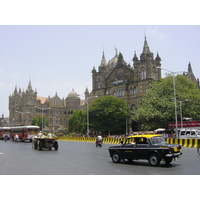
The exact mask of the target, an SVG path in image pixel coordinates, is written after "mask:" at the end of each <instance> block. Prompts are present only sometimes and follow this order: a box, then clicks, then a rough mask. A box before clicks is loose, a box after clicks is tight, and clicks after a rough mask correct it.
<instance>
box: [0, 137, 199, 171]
mask: <svg viewBox="0 0 200 200" xmlns="http://www.w3.org/2000/svg"><path fill="white" fill-rule="evenodd" d="M58 144H59V148H58V151H55V150H54V149H52V150H42V151H39V150H35V149H33V148H32V144H31V143H29V142H26V143H22V142H19V143H14V142H12V141H7V142H5V141H2V140H1V141H0V175H200V155H198V154H197V151H196V148H183V149H182V153H183V155H182V156H181V158H180V159H178V160H177V161H172V163H171V164H170V165H168V166H166V165H164V164H160V165H159V166H158V167H152V166H150V165H149V163H148V161H134V162H133V163H128V162H125V163H124V162H121V163H119V164H116V163H113V162H112V160H111V158H110V156H109V153H108V147H109V146H112V144H103V147H95V144H94V143H90V142H71V141H58Z"/></svg>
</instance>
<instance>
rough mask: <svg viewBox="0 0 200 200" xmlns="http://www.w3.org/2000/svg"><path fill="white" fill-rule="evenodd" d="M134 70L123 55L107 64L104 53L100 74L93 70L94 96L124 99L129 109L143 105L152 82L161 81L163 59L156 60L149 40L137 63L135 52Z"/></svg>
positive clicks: (157, 57) (120, 54)
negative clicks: (144, 96)
mask: <svg viewBox="0 0 200 200" xmlns="http://www.w3.org/2000/svg"><path fill="white" fill-rule="evenodd" d="M132 60H133V66H131V65H130V64H127V63H126V62H125V61H124V59H123V55H122V53H119V54H118V52H117V50H116V54H115V56H114V57H113V58H112V59H111V60H110V61H109V62H108V63H107V62H106V59H105V55H104V53H103V56H102V60H101V64H100V66H99V67H98V71H97V70H96V69H95V67H94V68H93V70H92V83H93V84H92V92H91V94H90V97H92V96H104V95H112V96H115V97H119V98H122V99H124V100H125V101H126V102H127V105H128V107H129V108H130V109H133V108H137V107H138V106H139V105H140V101H141V98H142V97H143V95H144V94H145V93H146V91H147V90H148V88H149V84H150V83H151V82H152V81H158V80H159V79H160V78H161V69H159V68H158V66H159V67H160V66H161V58H160V56H159V54H158V53H157V55H156V57H155V58H154V55H153V53H152V52H151V51H150V48H149V45H148V43H147V40H146V37H145V41H144V46H143V52H142V53H141V55H140V59H138V57H137V55H136V52H135V53H134V56H133V59H132Z"/></svg>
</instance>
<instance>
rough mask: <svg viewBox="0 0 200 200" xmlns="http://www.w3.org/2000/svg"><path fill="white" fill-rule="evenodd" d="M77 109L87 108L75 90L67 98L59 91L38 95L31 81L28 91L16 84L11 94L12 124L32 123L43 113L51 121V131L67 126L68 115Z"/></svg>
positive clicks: (10, 119) (10, 113) (10, 116)
mask: <svg viewBox="0 0 200 200" xmlns="http://www.w3.org/2000/svg"><path fill="white" fill-rule="evenodd" d="M86 91H87V89H86ZM76 109H85V105H84V101H83V100H81V99H80V97H79V96H78V94H77V93H76V92H75V91H74V90H72V91H71V92H70V93H69V94H68V96H67V97H66V98H65V99H61V98H60V97H59V96H58V95H57V93H56V94H55V96H53V97H38V96H37V91H34V90H33V89H32V85H31V81H29V84H28V87H27V89H26V91H23V92H22V91H21V89H20V88H19V90H18V89H17V86H16V87H15V89H14V92H13V94H12V95H10V96H9V111H10V112H9V121H10V123H11V125H12V126H14V125H22V124H23V125H30V124H31V122H32V119H33V117H34V116H39V115H42V116H43V117H45V118H47V119H48V121H49V126H48V129H49V131H57V130H58V129H63V128H65V127H67V123H68V117H69V115H70V114H73V111H74V110H76Z"/></svg>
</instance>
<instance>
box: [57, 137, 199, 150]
mask: <svg viewBox="0 0 200 200" xmlns="http://www.w3.org/2000/svg"><path fill="white" fill-rule="evenodd" d="M60 140H65V141H76V142H93V143H94V142H95V141H96V138H95V137H60ZM124 140H125V138H103V143H105V144H119V143H120V141H124ZM165 140H166V142H167V143H169V144H180V145H181V146H182V147H191V148H197V146H198V145H200V139H178V138H165Z"/></svg>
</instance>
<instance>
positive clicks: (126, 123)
mask: <svg viewBox="0 0 200 200" xmlns="http://www.w3.org/2000/svg"><path fill="white" fill-rule="evenodd" d="M119 109H120V110H122V109H121V108H119ZM126 114H128V111H127V110H126ZM127 135H128V118H127V116H126V136H127Z"/></svg>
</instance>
